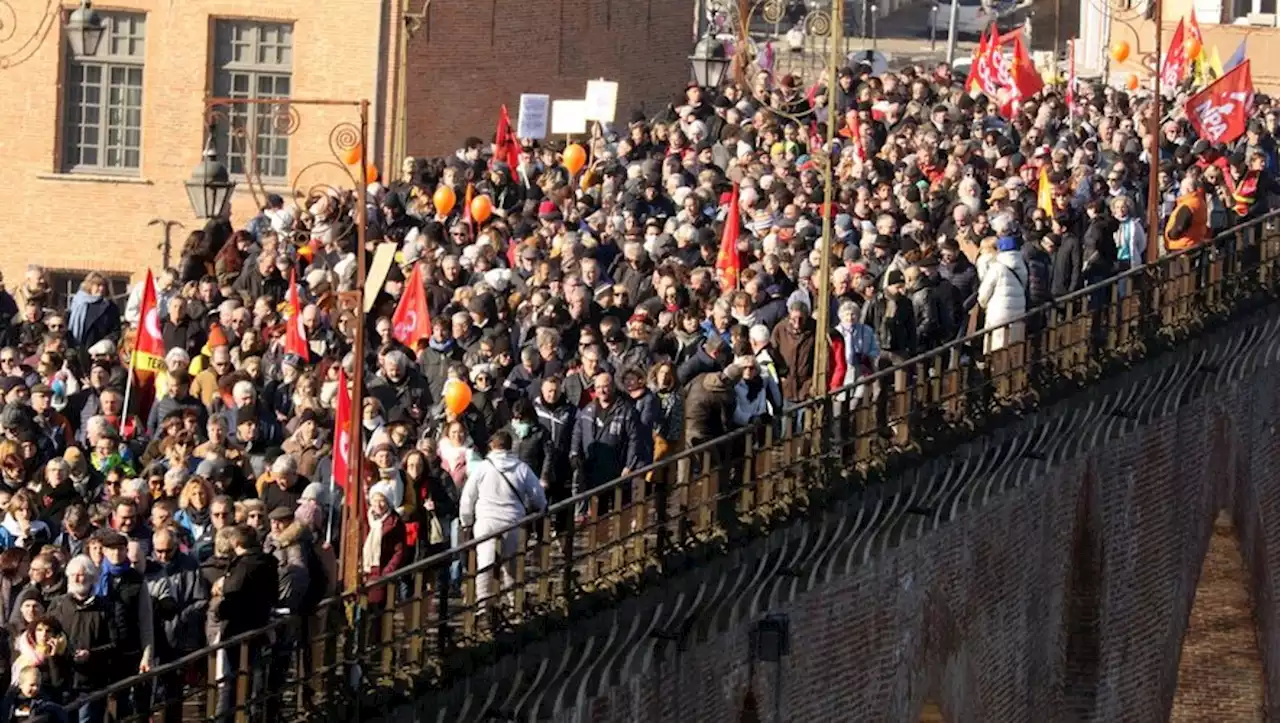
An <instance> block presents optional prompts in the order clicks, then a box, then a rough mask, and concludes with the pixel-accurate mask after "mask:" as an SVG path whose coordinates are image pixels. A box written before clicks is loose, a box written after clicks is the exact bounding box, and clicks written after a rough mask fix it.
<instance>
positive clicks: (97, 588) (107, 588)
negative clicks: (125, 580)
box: [93, 557, 129, 598]
mask: <svg viewBox="0 0 1280 723" xmlns="http://www.w3.org/2000/svg"><path fill="white" fill-rule="evenodd" d="M128 569H129V561H128V560H125V561H124V562H122V563H120V564H119V565H115V564H112V563H111V561H110V560H108V559H107V558H105V557H103V558H102V572H101V573H99V574H98V581H97V582H95V583H94V584H93V595H94V597H101V598H105V597H106V596H108V595H110V594H111V583H112V581H113V580H114V579H115V578H117V577H120V576H121V575H123V574H124V571H125V570H128Z"/></svg>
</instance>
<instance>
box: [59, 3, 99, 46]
mask: <svg viewBox="0 0 1280 723" xmlns="http://www.w3.org/2000/svg"><path fill="white" fill-rule="evenodd" d="M63 30H65V31H66V34H67V44H69V45H70V46H71V52H72V53H74V54H76V55H77V56H82V57H89V58H92V57H93V56H95V55H97V54H98V47H99V46H100V45H102V38H103V36H105V35H106V34H107V25H106V23H105V22H103V20H102V15H100V14H99V13H98V11H97V10H94V9H93V3H91V2H89V0H80V7H78V8H76V9H75V10H73V11H72V12H71V16H70V17H68V18H67V24H66V25H64V26H63Z"/></svg>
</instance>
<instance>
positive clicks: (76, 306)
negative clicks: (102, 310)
mask: <svg viewBox="0 0 1280 723" xmlns="http://www.w3.org/2000/svg"><path fill="white" fill-rule="evenodd" d="M99 301H102V297H101V296H98V295H97V294H90V293H89V292H87V291H77V292H76V295H75V296H73V297H71V315H70V316H69V317H68V318H67V331H69V332H71V338H72V339H75V340H76V341H77V342H81V341H83V340H84V331H85V322H86V321H87V319H88V317H89V307H90V306H91V305H93V304H95V303H97V302H99Z"/></svg>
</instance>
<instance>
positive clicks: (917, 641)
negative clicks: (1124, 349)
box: [416, 308, 1280, 723]
mask: <svg viewBox="0 0 1280 723" xmlns="http://www.w3.org/2000/svg"><path fill="white" fill-rule="evenodd" d="M1278 573H1280V313H1277V310H1276V309H1274V308H1273V309H1271V310H1270V311H1269V312H1266V313H1263V314H1259V315H1258V316H1256V317H1254V318H1252V319H1247V320H1244V321H1242V322H1239V323H1238V324H1237V325H1235V326H1229V327H1224V328H1222V329H1220V330H1218V331H1217V332H1216V334H1215V335H1213V336H1211V337H1206V338H1202V339H1200V340H1198V341H1194V342H1190V343H1185V344H1184V346H1183V347H1182V348H1181V350H1180V351H1179V352H1175V353H1166V354H1164V355H1162V356H1161V357H1159V358H1157V359H1156V360H1155V361H1151V362H1147V363H1145V364H1143V365H1141V366H1139V367H1137V368H1135V369H1134V370H1132V371H1130V372H1128V373H1126V374H1125V375H1122V376H1121V377H1119V378H1115V379H1112V380H1110V381H1108V382H1105V383H1102V384H1100V385H1097V386H1095V387H1094V388H1091V389H1090V390H1089V391H1088V392H1086V393H1084V394H1082V395H1080V396H1079V397H1077V398H1074V399H1073V400H1070V401H1069V402H1067V403H1064V404H1062V405H1059V406H1058V407H1055V408H1053V409H1050V410H1045V411H1043V412H1040V413H1037V414H1034V415H1031V416H1030V417H1029V418H1027V419H1024V420H1022V421H1021V422H1019V423H1017V424H1015V425H1012V427H1011V428H1008V429H1004V430H1000V431H999V432H998V433H996V434H993V435H992V436H990V437H988V438H985V439H983V440H981V441H979V442H976V443H974V444H972V445H969V446H967V447H965V448H962V449H960V450H957V451H956V452H955V453H953V454H951V455H949V456H948V458H939V459H935V460H930V461H927V462H925V463H924V464H923V465H922V466H921V467H920V468H918V469H917V470H916V471H914V472H907V473H905V476H904V477H903V478H902V479H900V480H897V481H896V482H895V483H893V484H892V485H890V486H889V487H886V488H885V489H883V490H871V491H868V493H867V494H865V495H863V496H862V497H860V498H858V499H857V500H855V501H848V502H846V501H838V500H837V501H831V502H829V503H827V504H825V505H824V506H823V508H822V509H819V510H814V511H812V513H811V514H810V515H809V516H807V517H806V518H805V519H803V520H802V521H800V522H797V523H795V524H793V525H792V526H791V528H789V529H786V530H783V531H779V532H777V533H775V534H773V535H772V536H770V537H769V538H766V539H763V540H759V541H756V542H752V543H750V544H749V545H747V546H746V547H744V548H742V549H736V550H732V551H730V552H729V553H728V554H727V555H726V556H725V557H723V558H722V559H719V560H717V561H713V562H710V563H704V564H703V566H702V567H701V568H699V569H697V570H694V571H689V572H686V573H683V574H676V575H674V576H672V577H671V578H670V580H669V581H668V582H667V583H666V584H665V585H664V586H663V587H662V589H660V590H656V591H654V592H653V593H652V594H647V595H646V596H641V598H639V599H632V600H630V601H628V602H626V603H624V604H623V605H621V606H620V607H618V608H617V609H614V610H609V611H602V612H597V613H595V614H593V615H588V616H584V617H583V618H582V619H576V618H575V620H574V625H573V627H572V629H571V630H568V631H566V632H565V633H564V634H563V635H562V636H560V637H554V636H553V637H552V638H551V639H548V640H547V641H546V642H545V643H544V644H542V645H543V647H541V648H539V647H536V646H535V647H531V648H529V649H526V650H525V651H523V652H522V653H521V654H520V655H519V656H512V657H508V658H506V659H504V660H502V661H500V663H499V664H498V665H496V666H495V667H494V669H492V670H488V671H477V673H476V674H475V675H472V676H471V677H469V678H468V679H467V680H466V681H465V683H462V684H460V685H458V686H457V687H455V688H454V689H451V690H448V691H441V692H440V693H439V694H435V695H431V696H427V697H424V698H423V699H421V700H420V701H418V704H417V706H416V711H417V712H418V713H422V714H426V717H428V718H431V719H437V720H446V719H451V720H461V719H466V720H480V719H482V716H483V715H486V714H495V713H496V714H500V715H506V716H514V718H512V719H519V720H557V721H565V722H572V723H586V722H591V723H613V722H617V723H623V722H627V723H679V722H683V721H738V720H761V721H767V722H770V723H783V722H791V721H832V722H844V721H887V722H898V721H901V722H910V723H915V722H916V721H920V720H921V719H922V717H923V718H925V719H927V720H937V719H939V718H941V719H942V720H946V721H962V722H968V721H973V722H982V723H999V722H1008V723H1025V722H1026V721H1037V722H1045V723H1053V722H1057V721H1061V722H1063V723H1067V722H1068V721H1124V722H1125V723H1155V722H1157V721H1167V720H1176V721H1260V720H1280V627H1277V625H1276V623H1275V620H1276V615H1277V612H1278V611H1277V609H1276V607H1275V602H1274V601H1275V600H1276V599H1277V593H1280V590H1278V589H1277V584H1278V583H1280V574H1278ZM1198 587H1199V592H1197V588H1198ZM766 614H783V615H786V616H787V618H788V620H789V628H790V653H789V655H787V656H786V657H784V658H783V659H782V662H781V663H771V662H761V661H754V662H753V656H752V655H751V648H750V642H749V640H750V633H751V631H752V629H753V628H754V626H755V624H756V623H757V621H759V620H761V619H762V618H763V617H764V616H765V615H766ZM747 701H750V706H749V707H750V708H752V709H754V711H753V713H752V714H751V715H744V714H743V709H744V706H745V704H746V702H747ZM455 716H457V717H455Z"/></svg>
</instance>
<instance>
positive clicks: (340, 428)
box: [332, 365, 351, 492]
mask: <svg viewBox="0 0 1280 723" xmlns="http://www.w3.org/2000/svg"><path fill="white" fill-rule="evenodd" d="M334 406H335V408H334V414H333V439H334V444H333V470H332V472H333V483H334V484H335V485H337V486H338V487H339V488H340V489H342V491H343V492H346V490H347V485H348V483H349V482H350V480H349V479H348V475H349V474H350V472H351V392H349V391H347V371H346V370H345V369H343V368H342V367H341V365H339V367H338V399H337V402H336V404H335V405H334Z"/></svg>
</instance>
